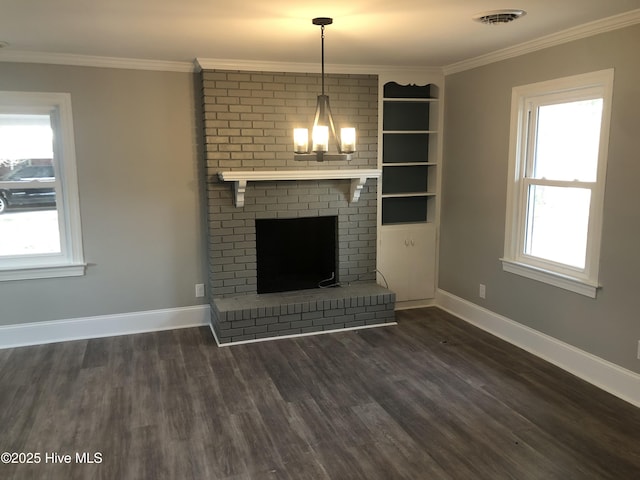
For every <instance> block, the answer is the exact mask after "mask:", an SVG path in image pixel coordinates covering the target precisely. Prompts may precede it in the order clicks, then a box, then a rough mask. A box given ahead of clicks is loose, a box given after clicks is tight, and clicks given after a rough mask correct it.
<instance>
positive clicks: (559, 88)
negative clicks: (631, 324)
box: [501, 69, 613, 298]
mask: <svg viewBox="0 0 640 480" xmlns="http://www.w3.org/2000/svg"><path fill="white" fill-rule="evenodd" d="M612 96H613V69H608V70H601V71H598V72H592V73H586V74H582V75H574V76H571V77H564V78H560V79H556V80H550V81H546V82H539V83H534V84H530V85H523V86H518V87H514V88H513V90H512V97H511V132H510V142H509V177H508V183H507V212H506V228H505V242H504V257H503V258H501V261H502V268H503V270H504V271H507V272H510V273H515V274H517V275H522V276H524V277H527V278H531V279H534V280H537V281H540V282H545V283H548V284H550V285H554V286H556V287H560V288H563V289H566V290H569V291H572V292H575V293H579V294H582V295H586V296H588V297H591V298H595V297H596V292H597V289H598V288H599V283H598V270H599V263H600V241H601V235H602V211H603V203H604V187H605V176H606V170H607V153H608V150H609V125H610V119H611V99H612ZM593 98H602V99H603V106H602V123H601V129H600V142H599V152H598V166H597V174H596V181H595V182H581V181H566V182H565V181H550V180H543V179H536V180H533V179H531V178H530V177H528V174H529V173H530V172H529V170H530V168H528V166H527V162H526V160H527V157H528V155H530V154H531V151H532V150H531V149H532V145H534V144H535V141H536V139H535V137H534V133H535V128H533V127H531V125H530V120H529V119H530V111H531V109H532V108H535V106H539V105H543V104H545V101H546V100H548V101H550V103H558V100H560V101H561V102H562V103H564V102H571V101H578V100H586V99H593ZM532 184H535V185H538V184H539V185H552V186H559V187H567V188H571V187H578V188H587V189H590V190H591V203H590V210H589V226H588V234H587V251H586V261H585V267H584V268H583V269H580V268H573V267H570V266H568V265H564V264H561V263H557V262H553V261H548V260H544V259H541V258H538V257H533V256H531V255H527V254H526V253H525V238H526V228H527V226H526V222H527V197H528V188H529V185H532Z"/></svg>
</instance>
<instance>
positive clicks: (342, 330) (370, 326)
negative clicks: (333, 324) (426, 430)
mask: <svg viewBox="0 0 640 480" xmlns="http://www.w3.org/2000/svg"><path fill="white" fill-rule="evenodd" d="M394 325H398V322H388V323H377V324H375V325H362V326H360V327H349V328H336V329H333V330H318V331H317V332H307V333H295V334H293V335H282V336H279V337H266V338H256V339H253V340H242V341H239V342H228V343H220V341H219V340H218V336H217V335H216V332H215V331H214V330H213V326H211V333H213V338H215V339H216V343H217V344H218V346H219V347H232V346H234V345H246V344H248V343H258V342H270V341H272V340H282V339H285V338H300V337H309V336H312V335H323V334H325V333H340V332H349V331H353V330H365V329H367V328H378V327H392V326H394Z"/></svg>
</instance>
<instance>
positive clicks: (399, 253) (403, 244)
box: [378, 223, 436, 302]
mask: <svg viewBox="0 0 640 480" xmlns="http://www.w3.org/2000/svg"><path fill="white" fill-rule="evenodd" d="M379 248H380V251H379V255H378V258H379V263H378V270H379V271H380V272H381V273H382V275H383V276H384V280H386V282H387V284H388V286H389V289H390V290H392V291H394V292H395V293H396V301H398V302H402V301H407V300H423V299H429V298H433V296H434V294H435V260H436V259H435V256H436V229H435V225H433V224H429V223H427V224H422V225H393V226H383V227H382V228H381V229H380V243H379ZM384 280H383V281H382V282H381V283H383V284H384Z"/></svg>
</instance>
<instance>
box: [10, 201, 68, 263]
mask: <svg viewBox="0 0 640 480" xmlns="http://www.w3.org/2000/svg"><path fill="white" fill-rule="evenodd" d="M59 252H60V231H59V229H58V212H57V211H56V210H45V209H41V210H33V211H28V210H24V211H22V210H21V211H11V212H8V213H5V214H3V215H0V256H10V255H35V254H43V253H59Z"/></svg>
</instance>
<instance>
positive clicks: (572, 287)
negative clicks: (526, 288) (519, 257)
mask: <svg viewBox="0 0 640 480" xmlns="http://www.w3.org/2000/svg"><path fill="white" fill-rule="evenodd" d="M500 261H501V262H502V269H503V270H504V271H505V272H509V273H514V274H516V275H520V276H523V277H526V278H530V279H531V280H537V281H538V282H543V283H548V284H549V285H553V286H554V287H558V288H563V289H564V290H569V291H570V292H574V293H579V294H580V295H585V296H587V297H591V298H596V293H597V291H598V285H594V284H592V283H589V282H587V281H582V280H579V279H578V278H573V277H569V276H566V275H561V274H559V273H556V272H552V271H549V270H544V269H542V268H536V267H534V266H532V265H527V264H524V263H519V262H515V261H513V260H507V259H506V258H501V259H500Z"/></svg>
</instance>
